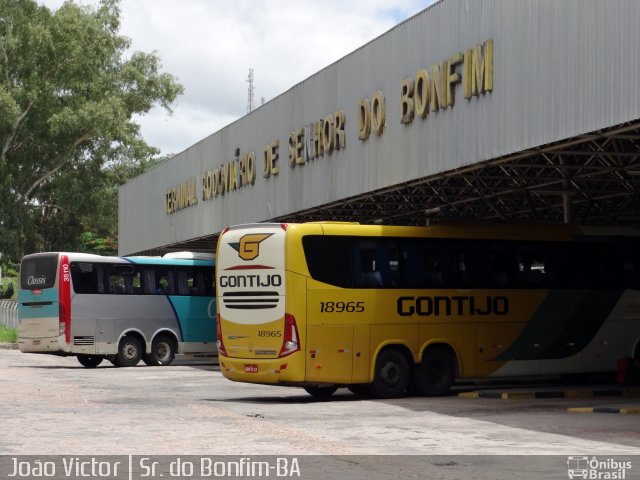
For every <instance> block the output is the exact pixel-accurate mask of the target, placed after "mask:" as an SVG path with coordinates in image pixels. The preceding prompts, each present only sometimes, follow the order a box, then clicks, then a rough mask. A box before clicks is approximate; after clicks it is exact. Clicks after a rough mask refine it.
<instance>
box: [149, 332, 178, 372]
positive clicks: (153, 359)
mask: <svg viewBox="0 0 640 480" xmlns="http://www.w3.org/2000/svg"><path fill="white" fill-rule="evenodd" d="M175 357H176V347H175V343H174V341H173V339H172V338H171V337H169V336H168V335H158V336H157V337H156V338H155V339H154V340H153V344H152V345H151V353H150V354H149V355H146V354H145V355H143V356H142V360H143V361H144V363H146V364H147V365H150V366H159V365H169V364H170V363H171V362H173V359H174V358H175Z"/></svg>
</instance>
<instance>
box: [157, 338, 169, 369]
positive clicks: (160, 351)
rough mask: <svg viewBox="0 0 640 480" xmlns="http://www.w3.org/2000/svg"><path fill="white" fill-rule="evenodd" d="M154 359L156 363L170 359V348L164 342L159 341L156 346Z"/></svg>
mask: <svg viewBox="0 0 640 480" xmlns="http://www.w3.org/2000/svg"><path fill="white" fill-rule="evenodd" d="M156 357H157V358H158V361H159V362H161V363H164V362H166V361H168V360H169V358H170V357H171V346H170V345H169V343H168V342H166V341H164V340H163V341H160V342H158V343H157V344H156Z"/></svg>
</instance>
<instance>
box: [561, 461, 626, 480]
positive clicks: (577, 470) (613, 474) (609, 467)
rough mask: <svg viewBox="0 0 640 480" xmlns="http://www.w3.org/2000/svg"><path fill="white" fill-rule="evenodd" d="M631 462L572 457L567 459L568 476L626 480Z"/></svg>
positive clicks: (599, 479) (596, 479)
mask: <svg viewBox="0 0 640 480" xmlns="http://www.w3.org/2000/svg"><path fill="white" fill-rule="evenodd" d="M627 470H631V462H628V461H620V460H615V459H613V458H606V459H604V460H601V459H599V458H597V457H591V458H589V457H588V456H571V457H568V458H567V475H568V476H569V478H570V479H574V478H584V479H589V480H592V479H593V480H625V479H626V478H627Z"/></svg>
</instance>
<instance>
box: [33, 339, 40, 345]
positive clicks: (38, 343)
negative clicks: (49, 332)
mask: <svg viewBox="0 0 640 480" xmlns="http://www.w3.org/2000/svg"><path fill="white" fill-rule="evenodd" d="M31 345H40V340H34V341H32V342H31Z"/></svg>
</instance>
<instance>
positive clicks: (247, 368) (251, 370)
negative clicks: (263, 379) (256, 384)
mask: <svg viewBox="0 0 640 480" xmlns="http://www.w3.org/2000/svg"><path fill="white" fill-rule="evenodd" d="M244 373H258V365H245V366H244Z"/></svg>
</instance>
